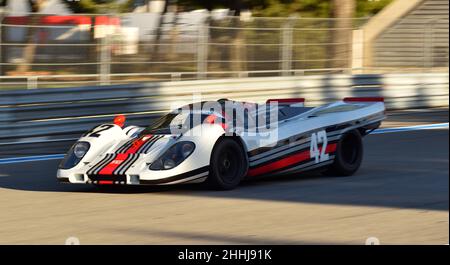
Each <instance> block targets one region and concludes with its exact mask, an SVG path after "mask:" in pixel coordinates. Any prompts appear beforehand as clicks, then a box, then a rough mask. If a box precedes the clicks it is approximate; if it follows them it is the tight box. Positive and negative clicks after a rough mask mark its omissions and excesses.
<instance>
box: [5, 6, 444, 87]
mask: <svg viewBox="0 0 450 265" xmlns="http://www.w3.org/2000/svg"><path fill="white" fill-rule="evenodd" d="M448 6H449V3H448V1H446V0H228V1H226V0H165V1H163V0H78V1H77V0H14V1H12V0H0V21H1V24H0V42H1V43H0V89H3V90H6V89H8V90H10V89H15V88H44V87H61V86H86V85H108V84H121V83H131V82H142V81H170V80H172V81H176V80H195V79H215V78H224V77H226V78H228V77H263V76H299V75H317V74H331V73H333V74H341V73H343V74H383V73H429V72H445V73H447V72H448V52H449V47H448V32H449V31H448V22H449V21H448Z"/></svg>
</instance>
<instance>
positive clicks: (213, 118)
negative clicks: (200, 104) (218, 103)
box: [205, 114, 228, 130]
mask: <svg viewBox="0 0 450 265" xmlns="http://www.w3.org/2000/svg"><path fill="white" fill-rule="evenodd" d="M217 118H218V117H217V116H216V115H214V114H211V115H208V117H206V118H205V122H206V123H209V124H215V123H216V120H217ZM217 124H219V125H220V126H222V128H223V129H224V130H226V129H227V128H228V124H226V123H223V122H219V123H217Z"/></svg>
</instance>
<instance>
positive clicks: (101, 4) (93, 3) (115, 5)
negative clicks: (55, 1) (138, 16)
mask: <svg viewBox="0 0 450 265" xmlns="http://www.w3.org/2000/svg"><path fill="white" fill-rule="evenodd" d="M63 2H64V3H65V4H66V6H67V7H68V8H69V9H70V10H72V12H74V13H85V14H101V13H120V12H125V11H129V8H130V7H131V5H132V3H133V2H134V1H133V0H128V1H118V0H79V1H74V0H63Z"/></svg>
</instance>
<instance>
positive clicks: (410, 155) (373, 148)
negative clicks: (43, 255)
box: [0, 110, 449, 244]
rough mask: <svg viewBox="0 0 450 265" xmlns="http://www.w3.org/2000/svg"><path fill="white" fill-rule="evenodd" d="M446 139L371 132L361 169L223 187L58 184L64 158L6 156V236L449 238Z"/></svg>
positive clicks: (175, 240) (24, 240)
mask: <svg viewBox="0 0 450 265" xmlns="http://www.w3.org/2000/svg"><path fill="white" fill-rule="evenodd" d="M433 122H435V123H438V122H448V110H444V111H442V110H441V111H440V112H439V111H438V112H429V111H420V110H419V111H407V112H398V113H391V115H390V118H389V120H388V121H387V122H386V123H385V124H384V126H385V127H386V126H388V127H395V126H408V125H414V124H424V123H433ZM448 137H449V131H448V128H447V129H434V130H418V131H406V132H395V133H387V134H374V135H369V136H367V137H366V138H365V140H364V142H365V156H364V162H363V165H362V167H361V169H360V170H359V171H358V172H357V174H356V175H355V176H352V177H345V178H339V177H325V176H321V175H318V174H308V175H304V176H299V175H296V176H286V177H282V178H266V179H259V180H249V181H246V182H245V183H243V184H242V185H241V186H240V187H239V188H238V189H236V190H233V191H224V192H218V191H209V190H205V189H203V188H202V187H201V186H198V185H183V186H170V187H135V188H131V187H126V188H125V187H120V188H116V189H113V190H107V191H99V190H97V189H96V188H93V187H91V186H85V185H81V186H79V185H67V184H58V183H56V180H55V172H56V167H57V165H58V163H59V161H58V160H48V161H38V162H27V163H16V164H3V165H0V244H64V243H65V241H66V239H67V238H68V237H76V238H78V239H79V241H80V243H81V244H97V243H98V244H228V243H230V244H365V241H366V239H367V238H369V237H376V238H378V239H379V241H380V243H381V244H448V242H449V205H448V201H449V190H448V189H449V154H448ZM43 151H46V150H43ZM124 188H125V189H124Z"/></svg>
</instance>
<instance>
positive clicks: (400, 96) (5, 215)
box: [0, 0, 449, 244]
mask: <svg viewBox="0 0 450 265" xmlns="http://www.w3.org/2000/svg"><path fill="white" fill-rule="evenodd" d="M448 11H449V2H448V0H229V1H225V0H178V1H176V0H166V1H162V0H151V1H150V0H134V1H131V0H79V1H77V0H0V193H1V196H0V213H2V217H1V218H0V244H5V243H6V244H11V243H14V244H30V243H32V244H62V243H64V241H65V240H66V238H68V237H77V238H79V239H80V241H81V244H96V243H101V244H114V243H116V244H136V243H137V244H142V243H146V244H199V243H200V244H230V243H231V244H248V243H250V244H364V242H366V239H367V238H368V237H376V238H378V239H379V240H380V241H381V244H448V235H449V232H448V231H449V225H448V220H449V210H448V209H449V208H448V201H449V195H448V194H449V192H448V187H449V183H448V181H449V173H448V169H449V164H448V162H449V156H448V139H449V137H448V106H449V71H448V69H449V68H448V53H449V46H448V45H449V42H448V33H449V28H448V25H449V24H448V23H449V21H448V18H449V12H448ZM200 94H201V99H199V98H198V97H197V96H199V95H200ZM374 96H376V97H383V98H384V101H385V106H386V108H387V116H388V117H387V119H386V120H385V121H383V124H382V127H381V128H380V130H377V131H374V132H373V133H371V135H369V136H368V137H366V138H365V140H364V141H365V143H364V148H365V150H364V153H365V154H364V156H365V158H364V161H363V165H362V167H361V169H360V170H359V171H358V173H357V175H356V176H354V177H351V178H335V177H331V178H329V177H320V175H319V176H305V175H302V176H286V177H283V178H267V179H266V180H261V181H251V180H249V181H248V182H247V183H245V184H243V185H242V186H241V187H239V189H236V190H233V191H227V192H212V191H204V190H202V189H201V188H200V189H197V188H194V187H190V186H187V187H184V188H181V187H173V188H169V187H167V188H165V187H159V186H158V187H156V188H154V189H153V188H146V187H144V188H143V189H131V188H130V189H117V191H110V192H99V191H98V190H97V189H95V188H93V187H90V186H85V185H82V186H77V185H64V184H58V183H56V179H55V172H56V170H57V167H58V163H59V162H60V160H61V159H62V158H63V157H64V154H65V153H66V152H67V150H68V149H69V148H70V146H71V145H72V144H73V143H74V142H76V141H77V139H78V138H79V137H80V135H81V134H82V133H84V132H86V131H87V130H89V129H91V128H93V127H95V126H98V125H99V124H104V123H111V122H112V121H113V119H114V117H115V116H116V115H117V114H124V115H126V119H127V126H128V125H139V126H148V124H150V123H151V121H152V120H153V119H156V118H158V117H160V116H161V115H162V114H163V113H166V112H167V111H169V110H170V109H171V108H173V106H174V103H176V104H178V105H177V106H181V105H184V104H186V103H191V102H192V101H200V100H217V99H219V98H229V99H233V100H242V101H248V102H256V103H263V102H266V100H267V99H270V98H305V100H306V102H305V104H306V106H308V107H311V106H320V105H322V104H325V103H330V102H335V101H339V100H342V99H343V98H344V97H374ZM180 102H184V104H182V103H180ZM280 217H282V218H280Z"/></svg>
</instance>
